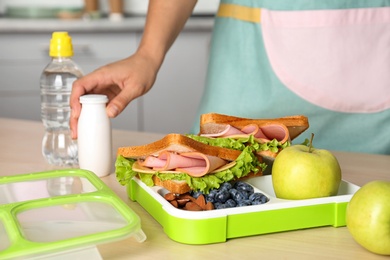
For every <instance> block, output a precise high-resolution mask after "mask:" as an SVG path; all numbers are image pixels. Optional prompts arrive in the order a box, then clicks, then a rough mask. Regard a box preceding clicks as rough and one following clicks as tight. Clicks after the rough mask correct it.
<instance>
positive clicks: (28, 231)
mask: <svg viewBox="0 0 390 260" xmlns="http://www.w3.org/2000/svg"><path fill="white" fill-rule="evenodd" d="M129 236H134V237H135V239H136V240H137V241H138V242H143V241H144V240H145V239H146V236H145V234H144V233H143V231H142V229H141V224H140V219H139V217H138V216H137V215H136V214H135V213H134V212H133V211H132V210H131V209H130V208H129V207H128V206H127V205H126V204H125V203H124V202H123V201H122V200H121V199H120V198H119V197H118V196H117V195H116V194H115V193H114V192H113V191H112V190H111V189H110V188H109V187H107V186H106V185H105V184H104V182H103V181H102V180H100V179H99V178H98V177H97V176H96V175H95V174H93V173H92V172H90V171H86V170H79V169H68V170H57V171H49V172H40V173H33V174H25V175H16V176H5V177H0V259H10V258H24V257H32V256H35V257H36V256H39V255H46V254H49V253H54V252H62V251H66V250H72V249H75V248H80V247H85V246H90V245H96V244H100V243H105V242H110V241H114V240H118V239H123V238H126V237H129Z"/></svg>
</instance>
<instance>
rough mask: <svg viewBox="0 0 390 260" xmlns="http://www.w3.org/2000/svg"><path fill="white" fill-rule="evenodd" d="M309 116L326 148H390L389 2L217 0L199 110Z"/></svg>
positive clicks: (374, 150)
mask: <svg viewBox="0 0 390 260" xmlns="http://www.w3.org/2000/svg"><path fill="white" fill-rule="evenodd" d="M209 112H217V113H223V114H229V115H235V116H242V117H249V118H274V117H282V116H288V115H306V116H307V117H308V118H309V123H310V127H309V129H308V130H307V131H306V132H304V133H303V134H302V135H301V136H299V137H298V138H297V139H295V140H294V142H293V143H294V144H297V143H300V142H303V141H304V139H306V138H310V134H311V133H314V134H315V140H314V146H315V147H318V148H323V149H331V150H339V151H354V152H365V153H379V154H390V0H387V1H385V0H366V1H362V0H355V1H347V0H334V1H330V0H327V1H320V0H293V1H291V0H278V1H275V0H263V1H261V0H257V1H256V0H253V1H250V0H241V1H240V0H236V1H234V0H230V1H229V0H222V1H221V4H220V8H219V11H218V14H217V17H216V20H215V26H214V32H213V38H212V45H211V56H210V60H209V66H208V74H207V81H206V86H205V90H204V93H203V97H202V101H201V104H200V107H199V110H198V117H197V118H196V123H195V125H194V126H193V128H192V132H193V133H197V132H198V130H199V117H200V115H201V114H203V113H209Z"/></svg>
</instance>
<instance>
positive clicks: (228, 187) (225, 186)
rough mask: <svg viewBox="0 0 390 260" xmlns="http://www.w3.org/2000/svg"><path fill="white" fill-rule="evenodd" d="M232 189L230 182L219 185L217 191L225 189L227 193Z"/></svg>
mask: <svg viewBox="0 0 390 260" xmlns="http://www.w3.org/2000/svg"><path fill="white" fill-rule="evenodd" d="M232 187H233V185H232V184H231V183H230V182H224V183H222V184H221V186H220V187H219V189H220V190H224V189H226V190H227V191H229V190H230V189H231V188H232Z"/></svg>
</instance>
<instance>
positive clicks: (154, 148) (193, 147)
mask: <svg viewBox="0 0 390 260" xmlns="http://www.w3.org/2000/svg"><path fill="white" fill-rule="evenodd" d="M162 151H174V152H178V153H184V152H192V151H198V152H201V153H204V154H207V155H211V156H216V157H220V158H221V159H224V160H228V161H234V160H235V159H236V158H237V157H238V156H239V155H240V154H241V152H240V151H236V150H232V149H227V148H221V147H215V146H211V145H207V144H203V143H201V142H198V141H195V140H193V139H191V138H189V137H187V136H184V135H181V134H168V135H166V136H165V137H164V138H162V139H160V140H158V141H156V142H153V143H150V144H146V145H140V146H129V147H119V148H118V151H117V155H122V156H123V157H125V158H132V159H144V158H146V157H147V156H149V155H154V156H157V155H158V154H160V153H161V152H162Z"/></svg>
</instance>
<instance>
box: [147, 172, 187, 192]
mask: <svg viewBox="0 0 390 260" xmlns="http://www.w3.org/2000/svg"><path fill="white" fill-rule="evenodd" d="M153 182H154V185H156V186H160V187H163V188H165V189H167V190H169V191H170V192H172V193H174V194H184V193H187V192H190V191H191V188H190V186H188V184H187V182H185V181H176V180H165V181H163V180H161V179H160V178H158V177H157V176H153Z"/></svg>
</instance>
